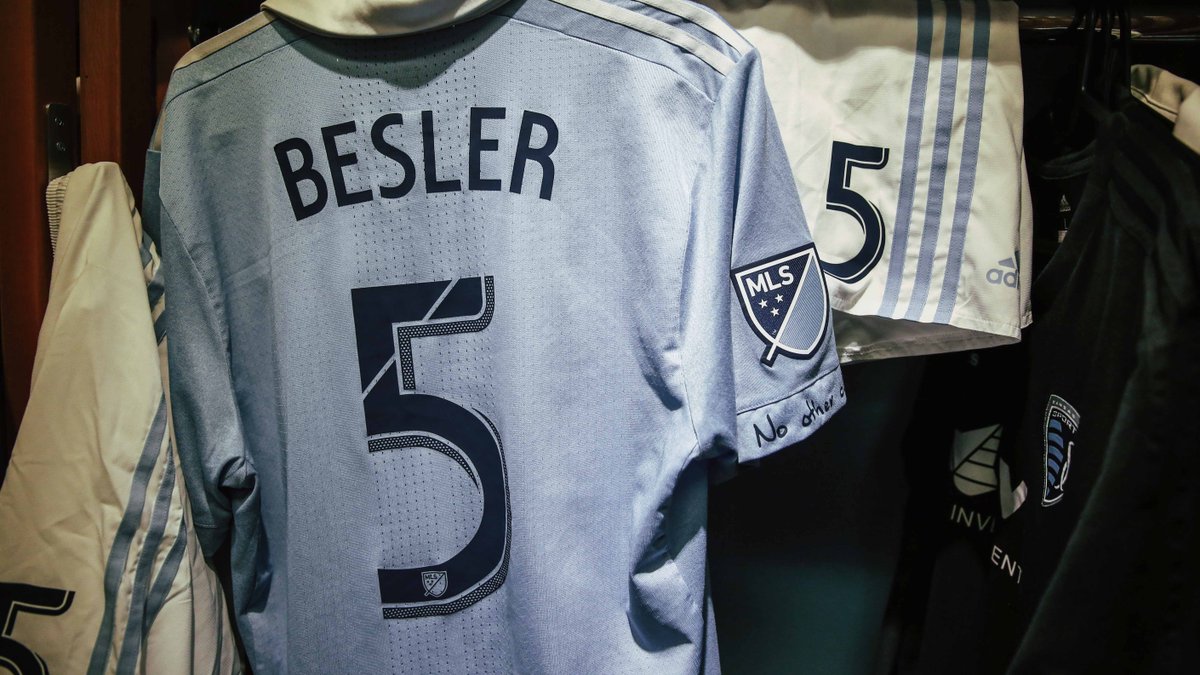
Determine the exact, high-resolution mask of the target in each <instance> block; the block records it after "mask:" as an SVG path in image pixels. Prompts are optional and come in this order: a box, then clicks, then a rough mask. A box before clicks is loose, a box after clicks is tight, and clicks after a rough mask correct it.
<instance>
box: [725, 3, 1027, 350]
mask: <svg viewBox="0 0 1200 675" xmlns="http://www.w3.org/2000/svg"><path fill="white" fill-rule="evenodd" d="M706 4H709V5H711V6H713V7H714V8H716V9H717V10H718V11H720V12H721V14H722V16H724V17H725V18H726V19H728V20H729V22H730V23H731V24H733V26H734V27H735V28H737V29H738V30H739V31H741V32H742V34H743V35H745V37H746V39H748V40H749V41H750V42H751V43H752V44H753V45H754V46H755V47H756V48H757V49H758V50H759V51H760V52H761V54H762V60H763V73H764V75H765V77H766V82H767V91H768V93H769V94H770V96H771V102H772V103H773V104H774V107H775V113H776V115H777V116H778V118H779V125H780V129H781V131H782V134H783V141H784V146H785V147H786V148H787V153H788V157H789V158H790V160H791V166H792V171H793V173H794V174H795V179H796V185H797V187H798V188H799V190H800V195H801V199H802V200H803V203H804V211H805V215H806V216H807V217H808V222H809V226H810V227H811V228H812V233H813V239H814V240H815V241H816V243H817V249H818V251H819V252H820V254H821V260H822V266H823V268H824V270H825V277H826V282H827V283H828V284H829V294H830V299H831V302H832V303H833V308H834V309H835V310H838V311H836V312H835V313H834V328H835V333H836V334H837V339H838V351H839V354H840V355H841V359H842V360H843V361H858V360H866V359H879V358H887V357H894V356H910V355H915V354H931V353H938V352H949V351H959V350H966V349H977V348H981V347H990V346H995V345H1000V344H1006V343H1011V342H1016V341H1017V340H1019V339H1020V337H1021V329H1022V328H1023V327H1024V326H1027V325H1028V324H1029V321H1030V311H1029V289H1030V283H1031V279H1032V274H1031V265H1030V262H1031V257H1030V256H1031V246H1030V242H1031V233H1032V222H1033V221H1032V219H1033V214H1032V211H1031V209H1030V201H1029V189H1028V185H1027V182H1026V176H1025V164H1024V161H1025V158H1024V150H1023V148H1022V145H1021V140H1022V106H1023V93H1022V80H1021V55H1020V44H1019V41H1018V35H1017V6H1016V4H1015V3H1012V2H997V1H989V0H973V1H972V2H957V1H955V2H943V1H941V0H920V1H919V2H895V1H894V0H858V1H856V2H851V3H846V2H830V1H829V0H786V1H782V0H780V1H775V2H766V3H759V2H753V3H748V2H743V1H742V0H706Z"/></svg>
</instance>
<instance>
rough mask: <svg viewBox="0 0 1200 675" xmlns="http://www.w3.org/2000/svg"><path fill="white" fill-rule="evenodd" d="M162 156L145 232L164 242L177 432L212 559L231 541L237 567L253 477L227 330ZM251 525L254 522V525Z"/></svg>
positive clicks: (149, 181) (150, 176)
mask: <svg viewBox="0 0 1200 675" xmlns="http://www.w3.org/2000/svg"><path fill="white" fill-rule="evenodd" d="M159 161H160V156H159V153H158V152H156V151H151V152H150V153H149V155H148V157H147V162H146V182H145V189H144V194H145V197H144V200H145V207H146V211H147V212H148V213H150V214H152V215H149V216H148V217H147V225H146V229H147V231H148V232H149V233H151V235H152V236H154V237H156V238H157V239H158V243H159V250H160V252H161V256H162V264H163V269H164V281H165V294H166V302H167V305H168V308H169V310H168V311H167V312H166V334H167V354H168V356H167V359H168V386H169V389H170V404H171V407H170V411H171V422H172V429H173V434H174V438H175V443H176V447H177V448H178V452H179V456H180V463H181V464H182V467H183V474H184V477H185V480H186V484H187V488H188V493H189V494H190V495H192V496H193V497H192V504H191V508H192V513H193V517H194V522H195V525H196V532H197V535H198V538H199V540H200V544H201V547H202V548H203V550H204V554H205V555H206V556H209V557H211V556H212V555H213V554H214V553H215V552H216V551H217V549H218V548H220V546H221V545H222V543H224V542H225V540H226V538H227V537H228V536H229V535H230V531H231V529H233V530H236V532H237V533H238V534H237V536H236V537H235V538H234V539H233V540H232V542H231V545H232V549H231V555H232V556H233V559H234V560H235V561H236V560H238V559H239V558H241V557H244V556H250V557H253V555H254V553H253V551H252V550H251V549H253V548H254V546H255V542H254V537H255V536H256V535H257V532H258V526H257V501H258V492H257V489H256V481H255V472H254V468H253V465H252V463H251V462H250V460H249V457H248V456H247V453H246V444H245V438H244V432H243V429H242V424H241V418H240V415H239V412H238V406H237V398H236V394H235V391H234V385H233V376H232V369H231V366H230V360H229V337H228V329H227V327H226V324H225V322H224V321H223V320H222V318H221V313H220V306H219V304H217V302H216V301H215V300H214V297H213V294H212V293H211V292H210V289H211V287H212V286H211V283H210V282H209V281H208V280H206V278H205V276H204V274H203V272H202V271H201V269H200V267H199V266H198V265H197V263H196V260H195V259H194V257H193V254H192V252H191V251H189V246H188V243H187V242H186V241H185V240H184V238H183V236H182V234H181V232H180V229H179V227H178V226H177V225H176V223H175V222H174V220H173V219H172V217H171V214H170V213H169V212H168V211H167V209H166V208H164V207H163V205H162V204H161V201H160V199H159V196H158V165H159ZM248 521H253V522H248Z"/></svg>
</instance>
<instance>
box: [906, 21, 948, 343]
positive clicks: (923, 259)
mask: <svg viewBox="0 0 1200 675" xmlns="http://www.w3.org/2000/svg"><path fill="white" fill-rule="evenodd" d="M961 40H962V6H961V5H959V3H958V2H948V3H946V29H945V35H944V42H943V43H942V58H941V61H942V64H941V71H942V72H941V76H940V78H939V79H940V80H941V81H940V82H939V84H938V107H937V121H936V123H935V127H934V129H935V131H934V136H933V165H932V167H930V172H929V195H928V197H927V198H926V200H925V220H924V222H923V223H922V224H921V252H920V257H919V258H917V276H916V279H915V280H914V282H913V292H912V295H911V296H909V299H908V311H907V312H905V313H904V318H905V319H908V320H909V321H918V320H920V318H921V314H923V313H924V312H925V301H926V300H927V299H928V298H929V287H930V285H932V284H933V259H934V257H935V254H936V253H937V242H938V236H939V235H940V234H941V230H942V228H941V224H942V207H943V206H944V205H945V198H946V167H947V165H948V164H949V162H950V136H951V134H953V133H954V105H955V103H956V97H957V95H958V94H957V87H958V50H959V43H960V42H961Z"/></svg>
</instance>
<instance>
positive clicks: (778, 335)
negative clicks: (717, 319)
mask: <svg viewBox="0 0 1200 675" xmlns="http://www.w3.org/2000/svg"><path fill="white" fill-rule="evenodd" d="M730 276H731V277H732V278H733V285H734V286H736V287H737V294H738V300H739V301H740V303H741V306H742V313H743V314H744V315H745V316H746V322H747V323H749V324H750V328H751V329H752V330H753V331H754V334H755V335H757V336H758V337H759V339H761V340H762V341H763V343H764V344H765V345H766V347H765V348H764V349H763V353H762V357H761V359H760V360H761V361H762V362H763V363H765V364H766V365H768V366H770V365H773V364H774V363H775V359H776V358H777V357H778V356H779V355H780V354H782V355H784V356H787V357H790V358H793V359H807V358H810V357H811V356H812V355H813V354H814V353H816V351H817V348H818V347H819V346H820V345H821V341H822V340H823V339H824V338H825V332H826V330H827V329H828V327H829V296H828V295H827V294H826V292H825V275H823V274H821V263H820V261H819V260H818V259H817V251H816V249H815V248H814V247H813V245H812V244H807V245H805V246H801V247H800V248H796V249H792V250H790V251H786V252H784V253H780V254H779V255H776V256H772V257H770V258H765V259H763V260H758V261H756V262H752V263H750V264H749V265H744V266H742V267H738V268H737V269H734V270H732V271H731V272H730Z"/></svg>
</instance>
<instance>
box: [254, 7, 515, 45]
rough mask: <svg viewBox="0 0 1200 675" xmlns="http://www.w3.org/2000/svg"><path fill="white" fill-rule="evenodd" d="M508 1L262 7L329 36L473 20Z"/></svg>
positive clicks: (389, 31)
mask: <svg viewBox="0 0 1200 675" xmlns="http://www.w3.org/2000/svg"><path fill="white" fill-rule="evenodd" d="M507 1H508V0H266V1H265V2H263V3H262V8H263V9H264V10H265V11H267V12H270V13H272V14H275V15H276V16H279V17H281V18H283V19H287V20H288V21H291V22H293V23H297V24H300V25H301V26H304V27H305V28H308V29H309V30H312V31H314V32H317V33H322V34H325V35H338V36H345V37H384V36H389V35H406V34H408V33H419V32H422V31H427V30H433V29H435V28H442V27H444V26H449V25H452V24H455V23H460V22H462V21H466V20H467V19H473V18H475V17H477V16H479V15H480V14H483V13H485V12H487V11H489V10H491V9H494V8H495V7H498V6H500V5H502V4H504V3H505V2H507Z"/></svg>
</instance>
